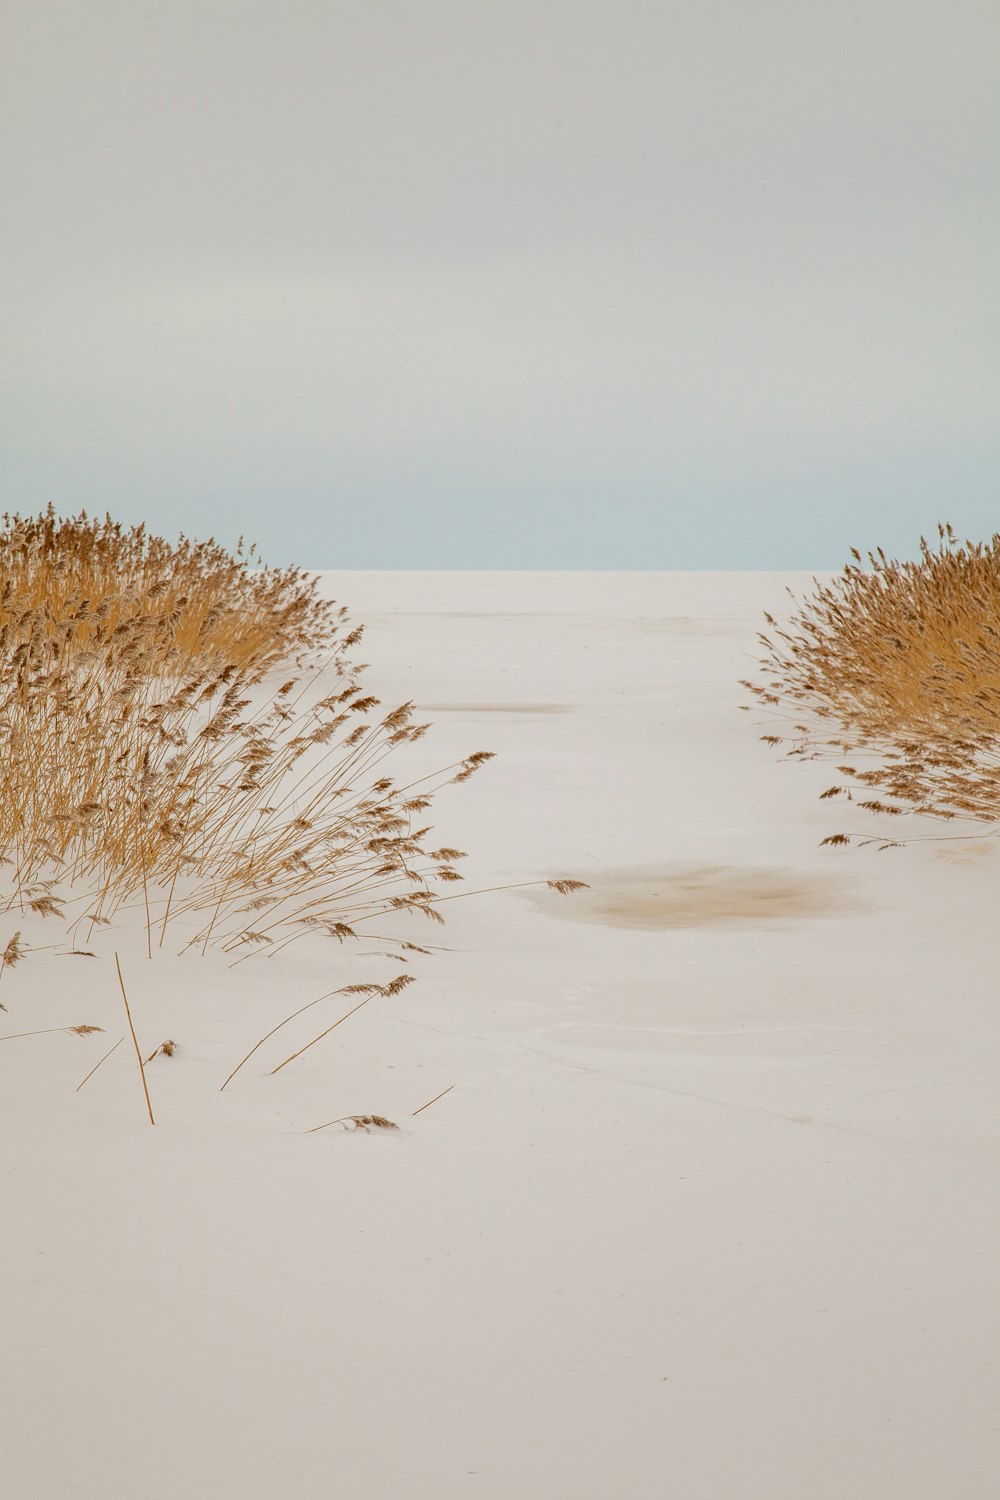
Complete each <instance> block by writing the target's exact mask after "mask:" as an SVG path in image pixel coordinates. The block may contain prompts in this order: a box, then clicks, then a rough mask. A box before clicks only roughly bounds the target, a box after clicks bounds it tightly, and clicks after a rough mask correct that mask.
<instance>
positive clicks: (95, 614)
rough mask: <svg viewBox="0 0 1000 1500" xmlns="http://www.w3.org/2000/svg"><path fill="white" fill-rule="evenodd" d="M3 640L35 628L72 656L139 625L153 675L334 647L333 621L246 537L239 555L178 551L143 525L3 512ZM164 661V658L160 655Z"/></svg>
mask: <svg viewBox="0 0 1000 1500" xmlns="http://www.w3.org/2000/svg"><path fill="white" fill-rule="evenodd" d="M0 580H2V593H0V631H3V632H4V633H5V634H6V633H8V632H9V633H12V635H13V641H12V642H10V645H11V649H16V647H17V646H18V645H21V644H24V643H27V642H30V641H32V640H33V639H34V638H36V636H37V633H38V631H39V630H44V631H45V632H46V633H47V634H48V635H49V636H52V637H56V638H58V640H59V643H60V647H61V650H62V651H63V652H64V653H66V652H68V653H75V652H77V651H83V650H86V649H87V648H88V646H89V645H90V644H91V643H94V644H95V645H96V647H97V649H98V650H100V648H101V645H102V643H103V642H104V641H105V640H107V639H114V638H115V632H116V631H118V629H119V627H121V626H125V625H128V624H135V622H137V621H139V620H140V619H141V620H142V621H143V623H144V630H143V635H144V642H143V651H142V662H143V665H144V666H145V668H146V670H147V671H148V672H149V673H150V675H153V674H155V673H156V672H158V671H161V670H166V671H168V672H169V673H170V675H172V676H173V677H180V676H183V675H184V674H185V673H186V672H187V670H188V669H189V668H190V667H192V666H193V665H194V664H205V663H207V662H211V661H215V662H218V664H219V665H220V666H223V665H226V664H227V663H230V662H231V663H234V664H235V665H236V666H237V667H238V668H242V669H246V668H249V667H251V666H253V667H254V668H257V669H262V670H265V671H266V670H267V669H269V668H270V667H273V666H275V665H277V663H279V662H281V661H284V660H287V659H289V658H293V657H295V656H297V655H298V654H299V653H300V652H301V651H302V650H303V649H306V650H315V649H320V648H323V647H325V646H326V645H328V644H329V643H330V642H332V640H333V636H334V633H335V625H336V618H337V616H336V612H335V609H334V606H333V604H332V603H331V602H330V601H328V600H324V599H322V598H320V597H319V595H318V594H317V590H316V580H315V579H314V578H313V577H311V576H310V575H309V574H308V573H304V572H302V571H300V570H299V569H297V568H270V567H263V566H261V565H260V564H259V562H257V560H256V548H255V547H253V546H251V547H249V548H245V547H244V545H243V542H242V540H241V541H240V542H239V543H238V544H237V547H236V551H235V552H234V553H231V552H228V551H227V550H226V549H225V548H224V547H222V546H220V545H219V544H218V543H217V542H216V541H215V540H214V539H213V538H210V539H209V540H208V541H207V542H194V541H191V540H190V539H189V538H188V537H185V536H181V537H180V538H179V539H178V540H177V541H176V542H168V541H166V540H165V539H164V538H163V537H158V536H153V535H151V534H150V533H149V532H148V531H147V530H146V527H145V526H131V527H128V528H126V527H123V526H121V525H120V524H119V523H117V522H115V521H112V520H111V518H110V516H105V518H104V520H103V521H98V520H97V519H96V518H89V517H88V516H87V515H86V513H85V512H81V513H80V515H79V516H76V517H73V518H65V519H63V518H60V517H59V516H57V515H56V513H55V511H54V510H53V508H52V507H51V506H49V508H48V510H47V511H44V512H43V513H42V514H40V515H37V516H21V515H4V517H3V525H2V528H0ZM158 652H161V653H162V656H161V657H158V654H157V653H158Z"/></svg>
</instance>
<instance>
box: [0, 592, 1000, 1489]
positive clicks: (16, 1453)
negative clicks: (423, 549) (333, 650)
mask: <svg viewBox="0 0 1000 1500" xmlns="http://www.w3.org/2000/svg"><path fill="white" fill-rule="evenodd" d="M325 580H326V584H327V585H328V586H329V588H330V591H331V592H332V593H333V595H334V596H335V597H336V598H337V599H338V600H340V601H342V602H344V603H346V604H348V605H349V606H350V609H351V615H352V618H353V619H355V620H357V621H363V622H364V623H365V624H366V627H367V631H366V635H365V639H364V645H363V650H362V651H361V656H362V657H363V659H364V660H366V661H368V662H370V663H371V665H370V667H369V669H368V671H367V672H366V673H365V675H364V678H363V682H364V684H365V687H366V690H367V691H370V692H373V693H376V694H378V695H379V697H380V698H382V700H383V701H384V702H385V703H387V704H389V705H391V706H394V705H395V704H396V703H398V702H402V701H404V700H406V699H409V698H412V699H414V700H415V701H416V703H417V704H418V706H419V708H420V709H421V711H422V712H421V714H420V715H419V716H418V717H420V718H428V719H430V720H432V722H433V725H434V727H433V730H432V731H431V732H430V733H429V734H428V735H427V736H426V738H425V739H424V740H423V741H421V743H420V745H419V746H415V747H404V748H403V750H402V751H401V752H400V765H399V766H396V765H387V767H386V769H387V770H388V771H389V773H390V774H392V775H394V776H396V777H397V778H399V777H400V772H401V770H402V761H403V756H404V755H405V756H408V757H410V758H412V760H413V761H414V763H416V762H417V760H418V759H419V755H418V752H419V753H420V754H422V755H423V756H424V760H423V762H421V767H422V769H423V770H433V769H435V768H437V767H439V766H444V765H446V764H449V763H451V762H454V761H458V760H459V759H460V758H461V757H462V756H463V755H466V754H468V753H470V752H471V751H474V750H478V749H488V750H494V751H496V752H497V757H498V758H497V759H496V760H495V761H493V762H491V763H490V764H489V765H488V766H487V767H486V768H485V769H483V770H482V771H481V772H480V773H479V774H478V775H477V776H476V777H475V778H473V780H472V781H471V782H470V783H469V784H468V785H465V786H458V787H454V788H448V790H447V792H446V793H442V794H440V795H439V797H438V798H437V799H436V801H435V803H434V807H433V809H432V810H431V811H430V812H428V813H427V815H426V816H427V818H428V820H429V821H433V823H434V825H435V830H436V832H435V838H438V839H439V840H440V842H442V843H448V844H455V845H457V846H458V847H459V848H461V849H465V850H468V851H469V858H468V859H467V860H466V861H465V862H464V863H463V865H462V867H461V868H462V870H463V873H464V875H465V878H466V886H467V887H468V888H469V889H472V888H478V887H483V886H496V885H504V884H508V883H512V882H518V881H527V880H543V879H545V878H554V877H557V876H570V877H574V878H577V879H580V880H585V881H588V882H589V883H590V887H591V888H590V890H588V891H582V892H578V893H576V894H575V895H571V896H565V897H564V896H560V895H557V894H556V893H555V892H552V891H549V890H547V889H545V888H544V887H533V888H531V889H527V890H514V891H501V892H497V893H495V894H489V895H479V896H473V897H469V898H468V899H463V900H457V901H454V902H451V903H449V905H448V906H447V907H445V908H443V910H444V911H445V912H446V913H447V917H448V921H447V926H446V927H439V926H434V925H432V924H431V923H430V922H426V921H424V922H421V921H419V919H418V918H416V917H414V918H407V920H406V930H405V935H406V936H409V937H411V938H412V940H413V941H414V942H417V943H425V944H437V945H443V947H444V948H445V949H446V950H447V951H440V952H435V953H434V954H433V956H432V957H420V956H416V957H415V959H414V961H413V963H412V965H411V972H412V973H413V974H414V975H416V976H417V978H418V980H419V982H418V983H416V984H413V985H411V986H410V987H409V988H408V989H407V990H405V991H404V992H403V993H401V994H399V995H398V996H397V997H396V998H394V999H392V1000H387V999H382V998H376V999H375V1000H373V1001H372V1002H371V1003H370V1004H369V1005H367V1006H366V1007H365V1008H364V1009H362V1010H361V1011H360V1012H358V1013H357V1014H356V1015H354V1016H352V1017H350V1018H349V1019H348V1020H347V1021H345V1022H344V1023H343V1025H341V1026H340V1027H338V1028H337V1029H336V1030H334V1031H333V1032H331V1034H330V1035H329V1036H328V1037H327V1038H326V1039H325V1040H324V1041H323V1042H322V1043H320V1044H318V1045H317V1046H315V1047H313V1048H312V1049H311V1050H310V1051H309V1052H308V1053H307V1054H306V1055H305V1056H303V1057H302V1059H301V1060H300V1061H299V1062H297V1063H294V1064H291V1065H289V1066H288V1067H286V1068H284V1069H282V1071H281V1072H280V1073H278V1074H276V1075H274V1076H272V1075H271V1073H270V1069H271V1068H272V1067H274V1066H276V1065H277V1064H278V1063H279V1062H280V1061H281V1060H282V1059H283V1058H284V1057H286V1056H287V1055H288V1054H289V1053H291V1052H292V1051H293V1050H295V1049H296V1048H297V1047H299V1046H301V1045H303V1044H304V1043H305V1042H306V1041H307V1040H309V1039H310V1038H311V1037H312V1036H313V1035H315V1034H316V1033H317V1032H318V1031H320V1030H321V1029H322V1028H323V1027H324V1026H325V1025H328V1024H331V1023H332V1022H333V1021H334V1020H336V1019H337V1017H338V1015H339V1014H340V1013H341V1012H342V1011H344V1010H346V1009H347V1008H348V1004H347V1003H345V1002H344V998H343V997H340V998H336V999H333V1000H327V1001H323V1002H322V1003H321V1004H320V1005H318V1006H316V1007H314V1008H313V1009H312V1010H311V1011H309V1012H308V1013H306V1014H305V1015H304V1016H302V1017H301V1018H300V1019H299V1020H298V1021H295V1022H293V1023H292V1024H291V1025H290V1026H288V1027H286V1028H285V1029H284V1030H283V1031H282V1032H280V1033H279V1034H278V1035H277V1036H276V1037H274V1038H273V1039H272V1040H271V1041H270V1042H269V1043H267V1044H266V1045H265V1046H264V1047H262V1048H261V1049H260V1051H259V1052H258V1053H257V1054H255V1056H254V1058H253V1059H252V1060H251V1062H250V1063H249V1064H248V1065H247V1066H246V1067H245V1068H244V1069H243V1070H242V1072H240V1073H239V1074H238V1075H237V1077H236V1078H235V1079H234V1080H233V1082H232V1084H231V1085H230V1086H229V1087H228V1088H227V1089H226V1090H225V1092H221V1093H220V1092H219V1085H220V1084H221V1083H222V1081H223V1080H224V1079H225V1077H226V1075H227V1074H228V1073H229V1072H230V1071H231V1069H232V1068H233V1067H234V1066H235V1064H236V1063H237V1062H238V1060H239V1059H240V1057H241V1056H242V1055H243V1054H244V1053H245V1052H246V1051H247V1050H248V1049H249V1048H250V1046H251V1045H252V1044H253V1042H254V1041H256V1040H257V1038H258V1037H260V1036H261V1035H262V1034H263V1033H264V1032H265V1031H266V1030H268V1028H269V1027H271V1026H273V1025H276V1024H277V1022H278V1021H279V1020H281V1019H282V1017H283V1016H285V1015H287V1014H289V1013H290V1012H291V1011H293V1010H295V1009H296V1008H297V1007H298V1006H300V1005H304V1004H305V1003H306V1002H307V1001H308V1000H310V999H313V998H316V997H318V996H320V995H322V994H323V993H324V991H327V990H330V989H333V988H334V987H336V986H338V985H342V984H345V983H349V982H353V981H357V980H359V979H362V978H371V979H375V980H378V981H380V982H384V981H386V980H388V979H391V978H393V977H394V976H395V975H396V974H398V973H399V972H402V969H401V965H400V964H399V963H394V962H393V961H391V960H390V959H388V958H386V957H385V956H384V954H385V947H384V945H381V946H380V944H379V943H378V941H376V940H374V939H372V940H370V941H367V940H366V941H365V942H363V943H362V944H361V945H360V950H356V949H353V948H351V947H350V946H345V947H340V946H338V945H337V944H336V943H333V942H331V941H330V940H329V939H323V940H321V939H319V938H314V937H309V938H308V939H305V940H303V942H302V943H301V944H297V945H294V946H292V947H291V948H289V949H287V950H286V951H285V952H284V953H282V954H280V955H279V956H278V957H277V958H275V959H273V960H272V959H269V958H268V956H267V953H266V951H263V952H261V953H258V954H256V955H255V956H254V957H252V958H250V959H248V960H247V961H246V962H244V963H241V964H239V965H238V966H237V967H235V968H227V967H225V963H226V960H224V959H221V958H217V957H214V956H212V955H211V954H210V955H209V957H208V958H206V959H201V958H199V957H197V956H196V955H192V954H188V955H186V956H184V957H179V956H177V954H176V953H175V952H173V951H168V950H167V949H166V948H165V949H164V950H163V951H162V952H158V953H156V954H155V956H154V959H153V961H152V962H150V961H149V959H148V958H147V956H146V952H145V930H144V928H142V929H141V930H140V929H139V928H138V927H137V928H135V930H131V931H129V930H124V929H123V930H120V931H116V932H114V933H112V934H110V935H107V934H106V935H104V936H103V937H102V939H101V941H102V942H103V944H104V946H103V947H102V949H101V953H100V956H99V957H98V958H97V959H89V960H88V959H80V958H74V957H72V956H67V955H65V954H61V953H58V952H56V951H42V952H36V953H33V954H31V955H29V957H28V958H27V959H25V960H24V961H23V962H22V963H20V964H19V965H18V966H17V967H16V968H15V969H10V970H8V971H6V972H5V973H4V975H3V979H2V983H0V1000H2V1001H3V1002H4V1003H5V1004H6V1006H7V1014H5V1015H3V1014H0V1034H4V1035H7V1036H10V1035H11V1034H13V1033H20V1032H26V1031H29V1030H32V1029H38V1030H41V1029H43V1028H50V1027H61V1026H71V1025H78V1024H81V1023H83V1024H92V1025H97V1026H101V1027H103V1028H104V1032H103V1033H102V1034H94V1035H90V1036H85V1037H81V1036H74V1035H71V1034H63V1033H61V1032H55V1033H52V1034H46V1035H39V1036H33V1037H22V1038H20V1039H15V1040H9V1041H5V1042H0V1097H2V1108H3V1128H2V1130H0V1153H2V1288H3V1307H4V1310H3V1319H2V1337H0V1348H2V1389H0V1434H2V1436H0V1451H2V1461H0V1475H2V1480H0V1483H2V1490H3V1493H4V1495H5V1496H8V1497H10V1500H62V1497H67V1500H277V1497H281V1500H340V1497H347V1496H354V1495H357V1496H359V1497H364V1500H401V1497H406V1500H675V1497H676V1500H944V1497H959V1500H994V1497H995V1496H996V1495H997V1493H998V1490H997V1475H998V1473H1000V1369H998V1362H1000V1355H998V1351H1000V1327H998V1324H1000V1297H998V1295H997V1278H998V1265H1000V1190H998V1180H1000V1151H998V1138H1000V1132H998V1125H1000V1103H998V1087H997V1079H998V1074H1000V999H998V995H997V984H996V961H995V933H996V926H997V904H998V894H1000V884H998V866H997V857H996V853H995V849H994V846H993V844H992V843H991V842H989V841H988V840H986V839H984V838H983V837H982V833H981V830H980V831H978V833H977V830H976V829H975V828H973V829H971V830H970V829H965V830H963V831H965V832H967V833H968V832H972V833H973V834H977V836H976V837H975V838H972V839H970V840H967V841H966V842H958V843H954V842H941V841H940V838H939V836H940V835H941V834H943V833H945V832H946V831H953V829H954V825H949V826H948V828H947V829H946V827H945V825H943V824H939V823H934V822H928V821H926V820H924V821H920V822H917V821H913V822H912V823H910V824H909V827H910V831H912V832H913V833H914V834H919V835H921V836H923V838H924V840H925V841H922V842H919V843H914V844H913V845H911V846H909V847H907V848H903V849H891V850H887V851H884V852H878V851H877V849H876V847H875V846H870V847H867V848H864V847H859V846H858V845H857V844H854V843H852V844H851V845H850V846H849V847H847V848H829V847H826V848H820V847H819V844H820V840H821V839H822V838H823V837H824V836H826V835H827V834H831V833H836V832H840V831H845V832H850V833H858V834H862V835H864V834H871V833H872V831H873V826H874V825H873V824H872V823H871V822H870V821H866V819H865V815H864V814H861V813H859V812H858V811H857V810H856V809H852V808H850V807H849V806H845V805H841V804H840V803H839V802H837V801H819V800H818V794H819V792H820V791H822V790H823V789H824V788H825V787H827V786H829V785H830V784H831V783H833V782H835V781H836V780H837V775H836V772H835V770H834V769H833V763H826V762H823V761H816V762H810V761H798V760H795V759H791V760H789V759H784V758H783V757H782V753H781V749H780V747H779V748H778V749H772V748H769V747H768V746H766V745H763V744H761V743H760V740H759V737H760V735H762V734H765V733H767V732H769V728H770V725H769V723H768V721H767V720H765V719H764V718H763V716H762V711H761V710H759V709H757V708H756V707H754V708H752V709H751V711H750V712H740V711H739V707H738V705H739V704H740V703H743V702H749V701H750V700H749V698H748V695H747V694H746V693H745V692H744V691H743V690H742V689H740V688H739V686H738V682H737V680H738V679H739V678H741V677H746V676H750V677H753V676H755V675H756V663H757V657H758V651H757V642H756V632H757V631H758V630H761V629H763V628H765V627H764V625H763V621H762V613H763V611H764V610H765V609H766V610H770V611H771V612H772V613H777V614H781V613H782V611H783V609H785V608H786V607H787V606H788V604H789V602H790V601H789V600H788V598H787V595H786V594H785V592H784V590H785V588H786V586H791V587H792V588H793V589H794V590H795V591H796V592H797V593H802V592H804V591H807V590H808V589H809V588H810V586H811V580H810V577H809V576H808V575H789V574H670V573H659V574H653V573H648V574H641V573H640V574H539V573H528V574H500V573H497V574H489V573H486V574H461V573H457V574H456V573H440V574H426V573H425V574H405V573H404V574H387V573H384V574H377V573H346V572H345V573H339V574H338V573H331V574H327V575H325ZM424 711H425V712H424ZM852 814H853V822H851V821H849V820H850V817H851V815H852ZM900 821H901V820H900ZM892 831H893V832H894V833H895V832H897V831H898V830H897V829H896V828H895V826H894V827H893V830H892ZM930 836H934V837H930ZM456 889H463V888H462V887H456ZM7 925H8V926H10V925H11V923H10V921H9V920H8V921H7ZM54 925H55V924H53V926H54ZM6 931H7V928H6V927H4V928H3V933H6ZM175 946H176V945H175ZM112 949H117V951H119V953H120V955H121V962H122V969H123V973H124V975H125V978H126V983H127V988H128V993H129V998H130V1002H131V1007H132V1014H133V1019H134V1021H135V1025H136V1030H137V1033H138V1037H139V1041H140V1044H141V1046H142V1048H143V1052H144V1054H145V1053H147V1052H151V1051H152V1050H153V1048H154V1047H156V1046H157V1045H158V1044H159V1043H160V1042H162V1041H164V1040H165V1039H166V1038H171V1039H173V1040H174V1041H175V1042H176V1043H177V1049H176V1052H175V1054H174V1055H173V1056H172V1057H166V1056H164V1055H162V1054H161V1055H160V1056H159V1057H157V1058H156V1059H155V1060H154V1061H153V1062H151V1063H150V1064H149V1066H148V1068H147V1075H148V1079H149V1087H150V1094H151V1097H152V1103H153V1107H154V1111H155V1115H156V1124H155V1127H151V1126H150V1124H149V1121H148V1118H147V1116H146V1113H145V1105H144V1102H143V1098H142V1091H141V1087H140V1080H139V1076H138V1072H137V1069H136V1064H135V1055H134V1052H133V1051H132V1050H131V1043H130V1042H127V1043H126V1045H123V1046H121V1047H119V1049H118V1051H117V1052H116V1053H115V1054H113V1056H112V1057H111V1058H110V1059H109V1060H108V1061H107V1063H105V1064H104V1066H103V1067H101V1069H100V1070H99V1071H98V1072H97V1074H95V1076H94V1078H93V1079H92V1080H91V1081H90V1082H89V1083H88V1084H87V1086H86V1088H84V1089H82V1090H80V1091H77V1085H78V1084H79V1082H80V1080H81V1079H82V1078H83V1076H84V1074H85V1073H86V1072H87V1070H88V1069H89V1068H90V1067H92V1066H93V1064H94V1063H96V1062H97V1061H98V1059H99V1058H100V1057H101V1056H102V1055H103V1053H104V1052H106V1050H107V1048H108V1047H109V1046H110V1045H111V1043H112V1042H113V1041H114V1040H115V1038H116V1037H118V1036H119V1035H121V1034H122V1033H123V1030H124V1025H123V1022H124V1017H123V1010H122V1001H121V994H120V991H119V989H118V986H117V980H116V976H115V969H114V962H113V958H112V956H111V950H112ZM445 1089H450V1092H448V1093H446V1094H445V1095H444V1097H442V1098H441V1099H439V1100H438V1101H437V1102H436V1103H434V1104H433V1105H432V1106H431V1107H430V1108H428V1109H426V1110H422V1111H421V1112H420V1113H418V1114H415V1113H414V1111H417V1110H419V1109H420V1107H421V1106H422V1105H423V1104H424V1103H425V1102H426V1101H427V1100H429V1099H431V1098H432V1097H433V1096H434V1095H436V1094H439V1093H441V1091H442V1090H445ZM358 1113H363V1114H371V1113H377V1114H380V1115H384V1116H386V1117H388V1118H389V1119H391V1120H392V1121H394V1122H395V1123H397V1124H398V1126H399V1127H400V1128H399V1129H398V1130H397V1131H381V1132H380V1131H377V1130H375V1131H372V1132H371V1133H366V1132H364V1131H362V1130H356V1131H350V1130H346V1129H344V1128H343V1127H342V1126H340V1125H336V1126H332V1127H331V1128H329V1129H326V1130H320V1131H313V1133H308V1132H310V1131H311V1130H312V1127H314V1126H317V1125H321V1124H324V1123H325V1122H327V1121H331V1120H336V1119H338V1118H339V1117H342V1116H346V1115H351V1114H358Z"/></svg>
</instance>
